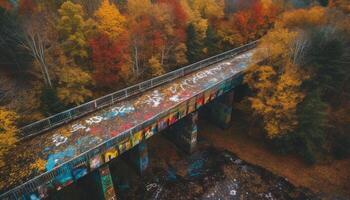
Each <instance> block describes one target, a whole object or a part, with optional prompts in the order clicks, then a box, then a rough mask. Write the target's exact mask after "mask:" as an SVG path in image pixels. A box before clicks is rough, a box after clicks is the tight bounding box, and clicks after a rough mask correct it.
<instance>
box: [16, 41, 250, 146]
mask: <svg viewBox="0 0 350 200" xmlns="http://www.w3.org/2000/svg"><path fill="white" fill-rule="evenodd" d="M256 44H257V41H254V42H251V43H249V44H246V45H244V46H241V47H238V48H235V49H232V50H229V51H226V52H224V53H221V54H218V55H215V56H213V57H210V58H207V59H204V60H201V61H199V62H196V63H193V64H190V65H188V66H185V67H182V68H180V69H177V70H175V71H172V72H169V73H166V74H164V75H161V76H158V77H155V78H152V79H150V80H147V81H144V82H141V83H139V84H136V85H133V86H130V87H128V88H125V89H122V90H120V91H117V92H114V93H112V94H108V95H106V96H103V97H101V98H98V99H95V100H93V101H90V102H87V103H85V104H82V105H80V106H77V107H74V108H71V109H69V110H66V111H64V112H61V113H58V114H56V115H53V116H51V117H48V118H45V119H42V120H40V121H37V122H35V123H32V124H29V125H27V126H24V127H22V128H21V129H20V135H21V138H22V139H24V138H28V137H32V136H35V135H38V134H40V133H43V132H45V131H48V130H50V129H53V128H55V127H58V126H60V125H62V124H65V123H68V122H70V121H72V120H74V119H77V118H80V117H82V116H84V115H86V114H89V113H91V112H94V111H96V110H99V109H102V108H104V107H106V106H109V105H112V104H114V103H116V102H119V101H121V100H124V99H126V98H128V97H131V96H133V95H136V94H139V93H142V92H143V91H145V90H149V89H151V88H154V87H156V86H159V85H161V84H164V83H166V82H169V81H172V80H174V79H177V78H180V77H183V76H185V75H187V74H189V73H192V72H194V71H196V70H199V69H201V68H203V67H206V66H208V65H211V64H214V63H216V62H220V61H222V60H225V59H227V58H229V57H232V56H235V55H237V54H239V53H242V52H244V51H247V50H249V49H252V48H254V47H255V46H256Z"/></svg>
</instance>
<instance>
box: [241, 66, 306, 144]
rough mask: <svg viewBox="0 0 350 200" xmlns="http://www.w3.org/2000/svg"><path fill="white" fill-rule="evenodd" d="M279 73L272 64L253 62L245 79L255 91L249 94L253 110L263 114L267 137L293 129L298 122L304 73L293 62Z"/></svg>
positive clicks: (302, 96)
mask: <svg viewBox="0 0 350 200" xmlns="http://www.w3.org/2000/svg"><path fill="white" fill-rule="evenodd" d="M284 69H285V70H284V72H283V73H281V74H278V73H277V72H276V71H275V69H274V67H272V66H254V67H253V68H252V69H251V70H249V71H248V73H247V76H246V77H245V82H246V83H247V84H248V85H249V86H250V88H252V90H253V91H255V95H254V96H253V97H251V98H249V100H250V102H251V107H252V108H253V110H254V111H255V112H256V113H257V114H258V115H260V116H261V117H262V118H263V121H264V127H265V130H266V132H267V134H268V137H270V138H275V137H278V136H279V135H282V134H286V133H290V132H292V131H293V130H294V129H295V128H296V127H297V125H298V121H297V117H296V108H297V105H298V104H299V103H300V102H302V100H303V99H304V94H303V92H302V91H301V88H300V86H301V84H302V82H303V80H304V79H305V77H304V76H303V74H302V73H301V72H300V70H299V69H298V68H297V67H296V66H294V65H292V64H287V66H284Z"/></svg>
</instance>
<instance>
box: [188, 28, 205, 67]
mask: <svg viewBox="0 0 350 200" xmlns="http://www.w3.org/2000/svg"><path fill="white" fill-rule="evenodd" d="M186 46H187V60H188V61H189V62H190V63H193V62H196V61H199V60H200V59H201V58H202V57H203V51H202V49H203V44H202V42H201V41H200V40H199V39H198V34H197V32H196V29H195V27H194V25H193V24H190V25H189V26H188V27H187V40H186Z"/></svg>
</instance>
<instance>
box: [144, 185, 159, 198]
mask: <svg viewBox="0 0 350 200" xmlns="http://www.w3.org/2000/svg"><path fill="white" fill-rule="evenodd" d="M153 189H156V191H155V195H154V198H153V199H158V197H159V194H160V193H161V192H162V190H163V187H162V186H161V185H158V184H157V183H151V184H148V185H147V186H146V190H147V191H150V190H153Z"/></svg>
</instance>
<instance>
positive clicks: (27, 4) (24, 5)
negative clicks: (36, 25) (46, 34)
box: [19, 0, 36, 16]
mask: <svg viewBox="0 0 350 200" xmlns="http://www.w3.org/2000/svg"><path fill="white" fill-rule="evenodd" d="M35 11H36V4H35V3H34V1H33V0H20V1H19V14H20V15H25V16H31V15H33V14H34V12H35Z"/></svg>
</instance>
